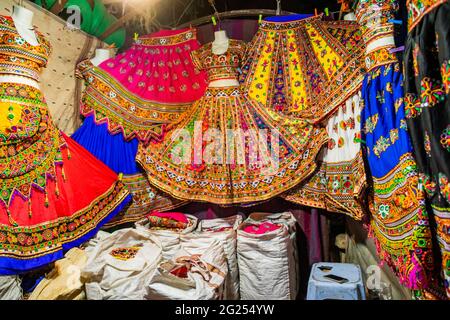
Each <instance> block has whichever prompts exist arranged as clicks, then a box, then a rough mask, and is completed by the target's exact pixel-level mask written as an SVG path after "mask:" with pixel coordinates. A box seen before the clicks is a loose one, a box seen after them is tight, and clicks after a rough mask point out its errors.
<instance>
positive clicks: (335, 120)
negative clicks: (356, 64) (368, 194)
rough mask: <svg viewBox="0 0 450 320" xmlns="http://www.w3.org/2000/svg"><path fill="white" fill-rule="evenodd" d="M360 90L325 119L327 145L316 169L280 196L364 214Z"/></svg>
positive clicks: (357, 215)
mask: <svg viewBox="0 0 450 320" xmlns="http://www.w3.org/2000/svg"><path fill="white" fill-rule="evenodd" d="M360 100H361V92H356V93H355V94H354V95H353V96H351V97H350V98H348V100H347V101H345V103H344V105H343V106H340V107H338V110H337V111H336V112H335V114H334V115H333V116H331V117H330V118H329V119H328V120H327V133H328V136H329V138H330V140H329V141H328V146H327V148H325V149H324V150H323V152H322V153H321V154H320V155H319V161H320V167H319V169H318V170H317V172H316V173H315V174H314V175H313V176H312V177H311V178H310V179H309V180H308V181H307V182H306V183H305V184H304V185H301V186H300V187H298V188H293V189H291V190H290V191H288V192H287V193H286V194H284V195H283V197H284V198H285V199H286V200H288V201H291V202H294V203H297V204H300V205H305V206H309V207H313V208H320V209H324V210H327V211H329V212H338V213H344V214H347V215H349V216H350V217H352V218H353V219H356V220H361V219H362V218H363V216H364V209H363V208H364V199H363V197H364V195H365V190H366V187H367V181H366V174H365V169H364V161H363V158H362V151H361V142H360V117H361V106H360V104H361V102H360Z"/></svg>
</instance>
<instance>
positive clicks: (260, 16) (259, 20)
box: [258, 14, 262, 24]
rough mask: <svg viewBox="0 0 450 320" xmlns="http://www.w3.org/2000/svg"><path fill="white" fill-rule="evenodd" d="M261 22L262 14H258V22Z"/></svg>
mask: <svg viewBox="0 0 450 320" xmlns="http://www.w3.org/2000/svg"><path fill="white" fill-rule="evenodd" d="M261 22H262V14H260V15H259V19H258V23H259V24H261Z"/></svg>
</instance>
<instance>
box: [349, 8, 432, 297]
mask: <svg viewBox="0 0 450 320" xmlns="http://www.w3.org/2000/svg"><path fill="white" fill-rule="evenodd" d="M396 7H397V5H396V1H394V0H393V1H384V2H380V1H377V0H363V1H360V2H359V6H358V8H357V11H356V15H357V18H358V21H359V23H360V24H361V25H362V28H363V30H364V39H365V41H366V46H367V50H366V64H367V74H366V76H365V79H364V82H363V88H362V96H363V103H364V107H363V110H362V113H361V115H362V117H361V136H362V140H363V141H364V142H365V148H364V152H365V155H366V157H367V160H368V165H369V168H370V175H371V176H372V180H373V194H372V195H371V198H370V200H369V207H370V212H371V224H370V235H371V236H372V237H374V240H375V243H376V245H377V250H378V253H379V255H380V258H381V260H384V261H386V262H387V263H388V265H389V266H390V267H391V268H392V270H393V271H394V273H395V274H396V275H397V276H398V277H399V279H400V282H401V283H402V284H403V285H405V286H406V287H408V288H410V289H415V290H418V289H423V288H425V287H426V286H427V285H428V283H429V280H430V276H431V271H432V269H433V256H432V251H431V247H432V241H431V231H430V228H429V221H428V215H427V212H426V209H425V207H424V203H423V192H421V191H420V190H419V181H418V172H417V167H416V163H415V161H414V157H413V154H412V146H411V142H410V139H409V137H408V131H407V130H408V128H407V125H406V120H405V105H404V99H403V97H404V96H403V77H402V74H401V71H400V65H399V63H398V61H397V58H396V56H395V54H393V53H391V52H390V51H389V50H390V49H393V48H395V41H394V26H393V24H392V23H391V22H389V20H390V19H394V17H395V16H394V14H395V10H396Z"/></svg>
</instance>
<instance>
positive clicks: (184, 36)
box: [135, 28, 197, 46]
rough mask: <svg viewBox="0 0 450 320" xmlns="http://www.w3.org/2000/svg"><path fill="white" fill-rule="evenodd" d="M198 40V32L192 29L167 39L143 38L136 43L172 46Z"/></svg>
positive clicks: (150, 36) (149, 36)
mask: <svg viewBox="0 0 450 320" xmlns="http://www.w3.org/2000/svg"><path fill="white" fill-rule="evenodd" d="M196 39H197V30H196V29H194V28H192V29H187V30H186V31H184V32H181V33H178V34H175V35H171V36H165V37H155V36H152V35H147V36H142V37H139V38H138V39H137V40H136V41H135V43H136V44H137V45H142V46H172V45H179V44H182V43H184V42H188V41H191V40H196Z"/></svg>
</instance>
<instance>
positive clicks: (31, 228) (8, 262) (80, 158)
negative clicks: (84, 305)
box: [0, 16, 130, 274]
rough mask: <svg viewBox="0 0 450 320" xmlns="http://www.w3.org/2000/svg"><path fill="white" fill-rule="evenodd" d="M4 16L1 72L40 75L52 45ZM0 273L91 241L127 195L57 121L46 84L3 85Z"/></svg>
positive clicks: (57, 256) (33, 265)
mask: <svg viewBox="0 0 450 320" xmlns="http://www.w3.org/2000/svg"><path fill="white" fill-rule="evenodd" d="M36 37H37V38H38V41H39V45H37V46H32V45H30V44H29V43H27V42H26V40H25V39H23V38H22V37H21V35H20V34H19V33H18V31H17V29H16V28H15V25H14V21H13V20H12V19H11V18H10V17H6V16H0V74H1V75H21V76H23V77H26V78H27V79H29V80H30V81H32V80H35V81H39V74H40V71H41V69H42V68H44V67H45V66H46V63H47V60H48V57H49V55H50V51H51V47H50V43H49V42H48V41H47V40H46V39H45V38H44V35H43V34H42V33H40V32H38V31H36ZM0 105H1V106H0V124H1V125H0V177H1V180H0V182H1V192H0V274H16V273H20V272H25V271H29V270H31V269H33V268H37V267H40V266H42V265H44V264H47V263H50V262H52V261H55V260H57V259H60V258H62V257H63V252H64V251H67V250H69V249H70V248H72V247H74V246H78V245H79V244H81V243H83V242H84V241H87V240H88V239H89V238H91V237H92V236H93V235H95V233H96V231H97V230H98V228H100V227H101V226H102V225H103V224H104V223H105V222H107V221H108V220H109V219H111V218H112V217H113V216H114V215H115V214H117V212H119V211H120V210H121V209H122V208H123V207H124V206H125V205H126V204H127V203H128V202H129V201H130V196H129V192H128V191H127V190H126V189H125V187H124V185H123V182H122V181H121V179H120V177H118V176H117V175H116V174H115V173H114V172H113V171H111V170H110V169H108V167H106V166H105V165H103V164H102V163H101V162H99V161H98V160H96V159H95V158H94V157H93V156H92V155H91V154H90V153H89V152H88V151H86V150H85V149H84V148H82V147H81V146H80V145H79V144H78V143H76V142H75V141H73V140H72V139H70V138H69V137H67V136H66V135H64V134H63V133H61V132H60V131H59V130H58V129H57V128H56V127H55V125H54V124H53V122H52V120H51V117H50V116H49V113H48V108H47V105H46V103H45V101H44V97H43V95H42V93H41V92H40V90H38V89H37V88H35V87H32V86H28V85H24V84H19V83H5V82H3V83H0Z"/></svg>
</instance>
